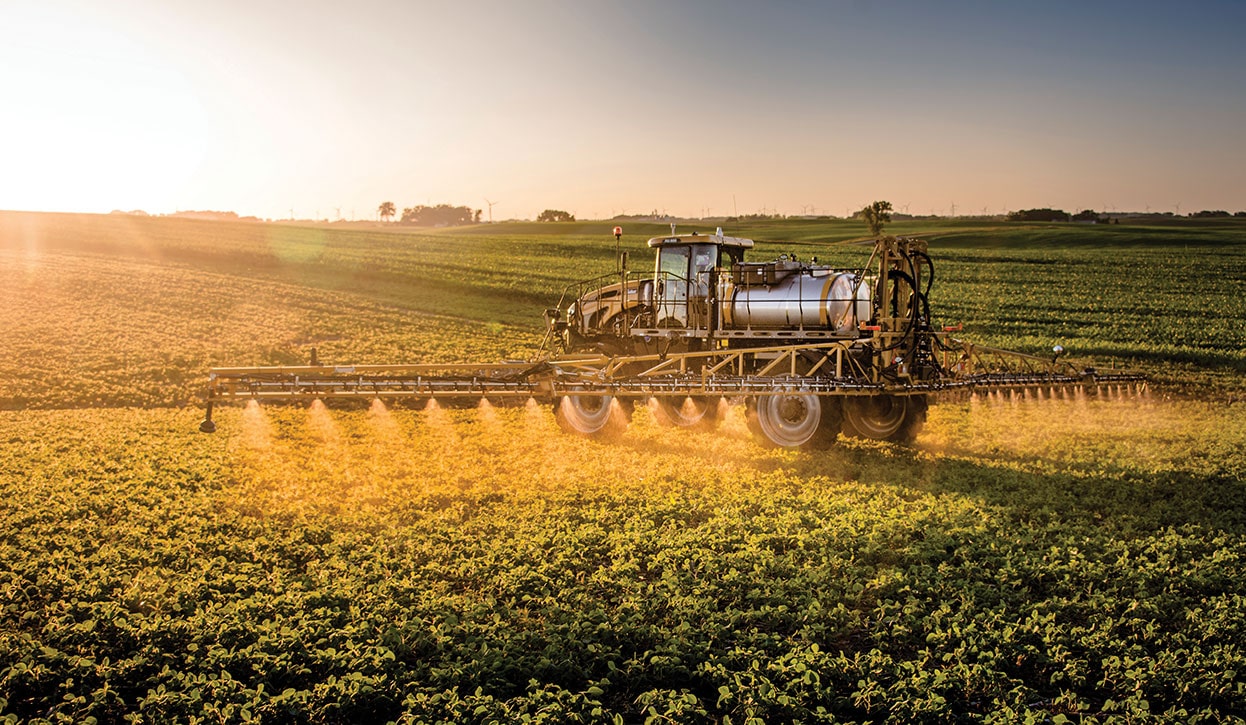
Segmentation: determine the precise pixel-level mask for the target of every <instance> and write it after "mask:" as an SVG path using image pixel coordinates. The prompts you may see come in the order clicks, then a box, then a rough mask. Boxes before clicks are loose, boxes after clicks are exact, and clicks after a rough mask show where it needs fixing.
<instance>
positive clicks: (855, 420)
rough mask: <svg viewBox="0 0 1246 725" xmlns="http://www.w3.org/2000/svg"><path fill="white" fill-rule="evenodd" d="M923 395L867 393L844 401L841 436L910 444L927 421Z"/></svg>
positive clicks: (925, 403)
mask: <svg viewBox="0 0 1246 725" xmlns="http://www.w3.org/2000/svg"><path fill="white" fill-rule="evenodd" d="M927 407H928V406H927V402H926V396H924V395H870V396H860V397H851V398H848V399H846V400H845V401H844V426H843V430H844V435H846V436H851V437H853V438H864V439H867V440H874V441H890V442H892V443H900V444H903V445H912V444H913V442H914V441H915V440H916V439H917V434H918V432H920V431H921V428H922V424H923V423H925V422H926V408H927Z"/></svg>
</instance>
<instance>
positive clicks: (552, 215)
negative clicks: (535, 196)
mask: <svg viewBox="0 0 1246 725" xmlns="http://www.w3.org/2000/svg"><path fill="white" fill-rule="evenodd" d="M536 220H537V221H539V222H573V221H575V215H574V214H568V213H567V212H565V211H562V210H560V209H546V210H545V211H543V212H541V213H540V214H537V215H536Z"/></svg>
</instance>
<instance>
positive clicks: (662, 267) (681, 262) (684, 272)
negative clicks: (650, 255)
mask: <svg viewBox="0 0 1246 725" xmlns="http://www.w3.org/2000/svg"><path fill="white" fill-rule="evenodd" d="M688 251H689V250H688V247H663V248H662V252H661V254H659V255H658V277H663V278H668V279H669V278H671V277H677V278H679V279H687V278H688Z"/></svg>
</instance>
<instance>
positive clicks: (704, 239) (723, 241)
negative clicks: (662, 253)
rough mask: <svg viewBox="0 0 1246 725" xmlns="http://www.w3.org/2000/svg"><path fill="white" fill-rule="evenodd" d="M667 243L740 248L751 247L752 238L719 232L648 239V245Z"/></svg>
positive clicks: (655, 245) (658, 245)
mask: <svg viewBox="0 0 1246 725" xmlns="http://www.w3.org/2000/svg"><path fill="white" fill-rule="evenodd" d="M667 244H672V245H673V244H718V245H720V246H724V247H740V248H741V249H752V248H753V240H752V239H741V238H739V237H725V236H723V235H721V234H697V233H696V232H693V233H692V234H676V235H673V236H669V237H654V238H652V239H650V240H649V246H650V247H662V246H666V245H667Z"/></svg>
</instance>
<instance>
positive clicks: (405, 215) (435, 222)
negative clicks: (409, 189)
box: [399, 204, 480, 227]
mask: <svg viewBox="0 0 1246 725" xmlns="http://www.w3.org/2000/svg"><path fill="white" fill-rule="evenodd" d="M399 221H401V222H402V223H403V224H411V225H413V226H417V227H452V226H458V225H460V224H471V223H473V222H479V221H480V218H479V214H478V213H475V212H473V211H472V210H471V207H466V206H450V205H449V204H438V205H437V206H424V205H423V204H417V205H416V206H412V207H407V208H406V209H403V210H402V218H401V219H400V220H399Z"/></svg>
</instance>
